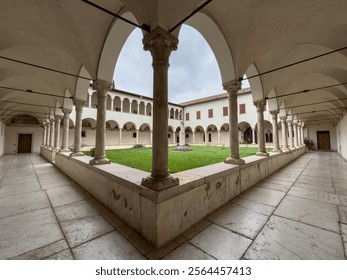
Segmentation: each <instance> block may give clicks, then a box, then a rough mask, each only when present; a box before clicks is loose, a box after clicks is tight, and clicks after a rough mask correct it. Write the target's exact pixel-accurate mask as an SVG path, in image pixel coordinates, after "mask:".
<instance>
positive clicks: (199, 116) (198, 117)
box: [196, 111, 201, 120]
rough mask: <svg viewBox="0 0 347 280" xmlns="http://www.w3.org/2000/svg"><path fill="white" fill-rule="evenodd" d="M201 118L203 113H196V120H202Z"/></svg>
mask: <svg viewBox="0 0 347 280" xmlns="http://www.w3.org/2000/svg"><path fill="white" fill-rule="evenodd" d="M200 118H201V113H200V111H196V119H197V120H200Z"/></svg>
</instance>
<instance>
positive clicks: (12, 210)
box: [0, 191, 50, 219]
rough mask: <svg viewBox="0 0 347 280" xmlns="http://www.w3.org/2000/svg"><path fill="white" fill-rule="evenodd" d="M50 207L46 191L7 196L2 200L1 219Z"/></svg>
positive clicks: (0, 203)
mask: <svg viewBox="0 0 347 280" xmlns="http://www.w3.org/2000/svg"><path fill="white" fill-rule="evenodd" d="M49 206H50V204H49V201H48V199H47V196H46V193H45V192H44V191H36V192H30V193H24V194H17V195H12V196H6V197H3V198H0V219H1V218H4V217H9V216H14V215H18V214H21V213H25V212H29V211H32V210H36V209H42V208H47V207H49Z"/></svg>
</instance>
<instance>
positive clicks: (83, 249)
mask: <svg viewBox="0 0 347 280" xmlns="http://www.w3.org/2000/svg"><path fill="white" fill-rule="evenodd" d="M72 252H73V254H74V256H75V258H76V259H79V260H144V259H145V257H144V256H143V255H141V254H140V252H139V251H138V250H137V249H136V248H135V247H134V246H133V245H132V244H130V243H129V242H128V241H127V240H126V239H125V238H124V237H123V236H122V235H121V234H120V233H119V232H117V231H113V232H110V233H108V234H105V235H103V236H101V237H99V238H96V239H94V240H92V241H89V242H87V243H85V244H82V245H81V246H78V247H76V248H74V249H72Z"/></svg>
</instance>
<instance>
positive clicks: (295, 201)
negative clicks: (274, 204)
mask: <svg viewBox="0 0 347 280" xmlns="http://www.w3.org/2000/svg"><path fill="white" fill-rule="evenodd" d="M274 214H275V215H278V216H281V217H284V218H288V219H291V220H295V221H298V222H302V223H305V224H309V225H312V226H316V227H319V228H323V229H326V230H330V231H334V232H336V233H340V226H339V214H338V211H337V206H336V205H333V204H330V203H326V202H321V201H315V200H308V199H304V198H299V197H294V196H287V197H285V198H284V199H283V200H282V202H281V204H280V205H279V206H278V208H277V209H276V211H275V213H274Z"/></svg>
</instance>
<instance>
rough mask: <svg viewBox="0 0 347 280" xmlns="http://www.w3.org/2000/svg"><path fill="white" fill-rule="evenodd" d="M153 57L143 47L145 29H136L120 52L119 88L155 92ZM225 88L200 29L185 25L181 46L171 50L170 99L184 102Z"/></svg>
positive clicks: (148, 92)
mask: <svg viewBox="0 0 347 280" xmlns="http://www.w3.org/2000/svg"><path fill="white" fill-rule="evenodd" d="M152 75H153V70H152V58H151V55H150V52H149V51H144V50H143V45H142V32H141V31H140V30H139V29H135V30H134V32H133V33H132V34H131V35H130V36H129V38H128V40H127V42H126V43H125V45H124V47H123V49H122V51H121V54H120V56H119V59H118V62H117V65H116V69H115V74H114V81H115V85H116V88H117V89H121V90H125V91H130V92H133V93H136V94H141V95H144V96H149V97H152V96H153V78H152ZM222 92H223V88H222V80H221V77H220V72H219V69H218V65H217V61H216V59H215V57H214V54H213V53H212V51H211V49H210V47H209V45H208V44H207V42H206V41H205V39H204V38H203V37H202V36H201V34H200V33H199V32H197V31H196V30H195V29H193V28H191V27H189V26H187V25H183V27H182V30H181V32H180V36H179V44H178V49H177V50H176V51H174V52H172V53H171V56H170V68H169V101H170V102H173V103H181V102H185V101H189V100H193V99H197V98H201V97H205V96H211V95H215V94H219V93H222Z"/></svg>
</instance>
